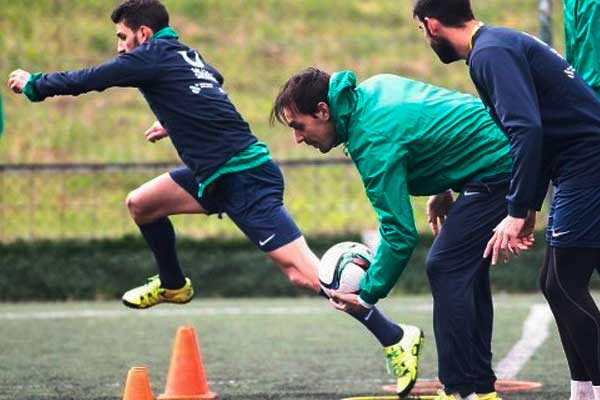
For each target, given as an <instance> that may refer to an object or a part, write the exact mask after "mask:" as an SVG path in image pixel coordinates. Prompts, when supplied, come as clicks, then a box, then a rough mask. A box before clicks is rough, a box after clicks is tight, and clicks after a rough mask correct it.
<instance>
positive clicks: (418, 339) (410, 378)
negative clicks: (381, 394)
mask: <svg viewBox="0 0 600 400" xmlns="http://www.w3.org/2000/svg"><path fill="white" fill-rule="evenodd" d="M400 326H401V327H402V329H403V330H404V336H403V337H402V340H400V342H398V343H396V344H394V345H392V346H389V347H384V349H383V350H384V351H385V356H386V357H387V362H388V370H389V369H391V370H392V371H393V372H394V375H396V379H397V383H396V392H397V393H398V396H399V397H404V396H407V395H408V394H409V393H410V391H411V390H412V388H413V386H415V383H416V382H417V375H418V367H419V355H420V353H421V348H422V345H423V338H424V336H423V331H422V330H421V329H419V328H417V327H416V326H411V325H400Z"/></svg>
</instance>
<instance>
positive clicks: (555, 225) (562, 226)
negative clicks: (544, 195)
mask: <svg viewBox="0 0 600 400" xmlns="http://www.w3.org/2000/svg"><path fill="white" fill-rule="evenodd" d="M546 241H547V242H548V244H549V245H550V246H556V247H597V248H600V187H598V186H590V187H584V188H564V187H562V188H561V187H560V185H559V186H558V187H557V188H556V189H555V191H554V196H553V197H552V205H551V206H550V212H549V215H548V229H547V230H546Z"/></svg>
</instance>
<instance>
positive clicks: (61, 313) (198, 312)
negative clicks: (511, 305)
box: [0, 303, 432, 320]
mask: <svg viewBox="0 0 600 400" xmlns="http://www.w3.org/2000/svg"><path fill="white" fill-rule="evenodd" d="M171 307H173V306H171ZM393 309H397V310H404V311H431V310H432V306H431V304H417V305H411V306H405V307H393V308H390V310H393ZM328 312H335V311H334V310H333V309H332V308H330V307H329V306H327V305H326V304H325V303H323V306H321V307H302V306H285V307H258V308H250V307H202V308H192V307H189V306H187V307H184V308H179V307H178V308H177V309H174V308H170V307H169V308H165V309H153V310H146V311H135V310H126V309H123V310H57V311H33V312H3V313H0V320H43V319H78V318H105V319H110V318H124V317H132V316H140V317H175V316H215V315H216V316H219V315H313V314H324V313H328Z"/></svg>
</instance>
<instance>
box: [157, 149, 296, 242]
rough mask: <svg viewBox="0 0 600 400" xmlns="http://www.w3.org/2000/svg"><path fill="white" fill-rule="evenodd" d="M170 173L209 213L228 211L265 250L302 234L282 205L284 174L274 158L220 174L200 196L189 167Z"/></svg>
mask: <svg viewBox="0 0 600 400" xmlns="http://www.w3.org/2000/svg"><path fill="white" fill-rule="evenodd" d="M169 175H170V176H171V178H173V180H174V181H175V182H176V183H177V184H178V185H179V186H181V187H182V188H183V189H184V190H185V191H186V192H188V193H189V194H190V195H192V197H194V198H195V199H196V200H197V201H198V203H199V204H200V206H202V208H203V209H205V210H206V211H207V213H208V215H212V214H222V213H225V214H227V215H228V216H229V218H231V220H232V221H233V222H234V223H235V224H236V225H237V226H238V228H240V230H241V231H242V232H244V234H245V235H246V236H247V237H248V238H249V239H250V240H251V241H252V242H253V243H254V244H255V245H256V246H257V247H258V248H259V249H261V250H263V251H265V252H269V251H273V250H277V249H278V248H280V247H282V246H284V245H286V244H288V243H290V242H292V241H294V240H296V239H298V238H299V237H300V236H302V233H301V232H300V230H299V229H298V227H297V226H296V223H295V222H294V220H293V219H292V217H291V216H290V214H289V213H288V211H287V210H286V208H285V206H284V205H283V191H284V183H283V176H282V175H281V170H280V169H279V167H278V166H277V165H276V164H275V163H274V162H273V161H271V160H269V161H267V162H265V163H264V164H261V165H259V166H258V167H255V168H252V169H249V170H246V171H241V172H236V173H232V174H226V175H223V176H221V177H219V178H218V179H217V180H215V181H214V182H213V183H211V184H210V185H209V186H208V187H207V188H206V189H204V193H203V195H202V197H200V198H198V182H197V181H196V179H195V177H194V173H193V172H192V171H191V170H190V169H189V168H187V167H181V168H177V169H174V170H172V171H170V172H169Z"/></svg>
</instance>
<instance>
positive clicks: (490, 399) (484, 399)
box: [477, 392, 502, 400]
mask: <svg viewBox="0 0 600 400" xmlns="http://www.w3.org/2000/svg"><path fill="white" fill-rule="evenodd" d="M477 397H478V398H479V400H502V398H501V397H499V396H498V393H497V392H489V393H477Z"/></svg>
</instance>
